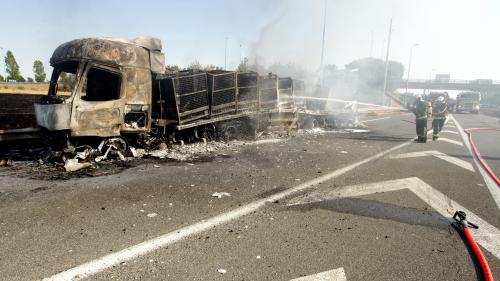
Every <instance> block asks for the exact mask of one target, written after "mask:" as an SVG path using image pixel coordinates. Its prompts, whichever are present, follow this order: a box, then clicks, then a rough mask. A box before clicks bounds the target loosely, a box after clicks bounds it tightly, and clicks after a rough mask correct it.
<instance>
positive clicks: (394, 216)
mask: <svg viewBox="0 0 500 281" xmlns="http://www.w3.org/2000/svg"><path fill="white" fill-rule="evenodd" d="M290 208H292V209H297V210H302V211H309V210H312V209H323V210H331V211H335V212H340V213H348V214H353V215H358V216H364V217H370V218H376V219H384V220H392V221H396V222H400V223H406V224H412V225H422V226H429V227H435V228H448V227H449V226H450V223H449V221H448V220H447V219H446V218H444V217H443V216H441V215H440V214H439V213H437V212H433V211H428V210H419V209H414V208H407V207H401V206H398V205H394V204H389V203H382V202H378V201H375V200H367V199H360V198H341V199H334V200H325V201H321V202H314V203H309V204H304V205H294V206H290Z"/></svg>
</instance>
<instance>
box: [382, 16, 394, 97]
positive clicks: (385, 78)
mask: <svg viewBox="0 0 500 281" xmlns="http://www.w3.org/2000/svg"><path fill="white" fill-rule="evenodd" d="M391 35H392V18H391V21H390V22H389V35H388V36H387V51H386V53H385V75H384V89H383V90H382V103H384V101H385V95H386V92H387V78H388V77H387V75H388V74H389V51H390V49H391Z"/></svg>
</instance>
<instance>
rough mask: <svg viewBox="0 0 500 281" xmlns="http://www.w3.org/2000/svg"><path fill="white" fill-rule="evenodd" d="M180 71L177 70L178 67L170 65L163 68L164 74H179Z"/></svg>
mask: <svg viewBox="0 0 500 281" xmlns="http://www.w3.org/2000/svg"><path fill="white" fill-rule="evenodd" d="M180 70H181V69H180V68H179V66H178V65H170V64H167V65H166V66H165V72H166V73H169V74H173V73H177V72H179V71H180Z"/></svg>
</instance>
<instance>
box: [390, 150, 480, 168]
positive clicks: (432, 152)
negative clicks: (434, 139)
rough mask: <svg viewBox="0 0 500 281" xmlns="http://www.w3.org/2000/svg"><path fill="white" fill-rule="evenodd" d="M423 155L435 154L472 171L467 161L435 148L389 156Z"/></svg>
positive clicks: (394, 157)
mask: <svg viewBox="0 0 500 281" xmlns="http://www.w3.org/2000/svg"><path fill="white" fill-rule="evenodd" d="M423 156H435V157H437V158H439V159H442V160H444V161H446V162H449V163H451V164H454V165H457V166H459V167H460V168H464V169H466V170H469V171H471V172H474V167H473V166H472V164H470V163H469V162H467V161H464V160H461V159H458V158H456V157H452V156H449V155H446V154H444V153H442V152H439V151H436V150H428V151H417V152H410V153H403V154H399V155H396V156H391V157H390V158H392V159H402V158H414V157H423Z"/></svg>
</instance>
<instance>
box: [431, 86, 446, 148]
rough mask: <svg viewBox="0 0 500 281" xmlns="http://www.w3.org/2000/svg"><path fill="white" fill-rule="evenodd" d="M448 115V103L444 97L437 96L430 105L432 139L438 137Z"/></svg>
mask: <svg viewBox="0 0 500 281" xmlns="http://www.w3.org/2000/svg"><path fill="white" fill-rule="evenodd" d="M447 115H448V104H447V102H446V100H445V98H444V97H442V96H441V97H438V98H437V99H436V101H435V102H434V103H433V105H432V117H433V119H432V129H433V135H432V140H437V139H438V138H439V132H441V129H443V125H444V121H445V120H446V116H447Z"/></svg>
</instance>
